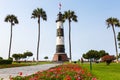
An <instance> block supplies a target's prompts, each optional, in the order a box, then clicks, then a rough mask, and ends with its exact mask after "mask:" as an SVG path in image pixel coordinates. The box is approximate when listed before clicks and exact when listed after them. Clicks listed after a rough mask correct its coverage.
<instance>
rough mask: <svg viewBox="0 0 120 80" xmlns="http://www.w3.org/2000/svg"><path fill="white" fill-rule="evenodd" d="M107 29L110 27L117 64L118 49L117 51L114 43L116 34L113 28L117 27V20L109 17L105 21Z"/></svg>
mask: <svg viewBox="0 0 120 80" xmlns="http://www.w3.org/2000/svg"><path fill="white" fill-rule="evenodd" d="M106 23H107V25H108V28H109V27H110V26H111V27H112V30H113V34H114V41H115V49H116V60H117V62H118V49H117V41H116V33H115V29H114V27H119V26H120V24H119V20H118V19H117V18H113V17H110V18H108V19H107V20H106Z"/></svg>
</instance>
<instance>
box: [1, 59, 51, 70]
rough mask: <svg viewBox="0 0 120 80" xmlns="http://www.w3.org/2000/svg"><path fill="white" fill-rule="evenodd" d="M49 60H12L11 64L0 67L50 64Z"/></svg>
mask: <svg viewBox="0 0 120 80" xmlns="http://www.w3.org/2000/svg"><path fill="white" fill-rule="evenodd" d="M50 63H51V62H48V61H41V62H37V63H36V62H21V63H16V62H13V63H12V64H6V65H0V69H3V68H11V67H21V66H32V65H42V64H50Z"/></svg>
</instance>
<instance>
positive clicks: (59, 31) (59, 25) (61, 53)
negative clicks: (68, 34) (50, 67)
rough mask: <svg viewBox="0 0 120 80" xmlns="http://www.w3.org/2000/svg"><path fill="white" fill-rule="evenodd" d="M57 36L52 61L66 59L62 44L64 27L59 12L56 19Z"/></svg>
mask: <svg viewBox="0 0 120 80" xmlns="http://www.w3.org/2000/svg"><path fill="white" fill-rule="evenodd" d="M56 23H57V38H56V53H55V54H54V57H53V61H68V57H67V54H66V53H65V46H64V29H63V19H62V13H61V12H59V14H58V17H57V20H56Z"/></svg>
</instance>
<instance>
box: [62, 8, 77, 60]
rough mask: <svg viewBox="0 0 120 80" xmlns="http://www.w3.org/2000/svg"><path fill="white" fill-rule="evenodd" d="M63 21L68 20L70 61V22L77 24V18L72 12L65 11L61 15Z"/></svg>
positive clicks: (70, 55)
mask: <svg viewBox="0 0 120 80" xmlns="http://www.w3.org/2000/svg"><path fill="white" fill-rule="evenodd" d="M63 20H68V23H69V58H70V61H71V60H72V53H71V21H74V22H77V21H78V20H77V16H76V14H75V12H74V11H70V10H68V11H65V12H64V14H63Z"/></svg>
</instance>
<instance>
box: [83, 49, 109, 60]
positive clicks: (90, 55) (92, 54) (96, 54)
mask: <svg viewBox="0 0 120 80" xmlns="http://www.w3.org/2000/svg"><path fill="white" fill-rule="evenodd" d="M105 55H109V54H108V53H107V52H105V50H100V51H97V50H89V51H88V52H87V53H84V54H83V55H82V56H83V58H85V59H88V60H89V59H94V60H98V59H100V58H101V57H103V56H105Z"/></svg>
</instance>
